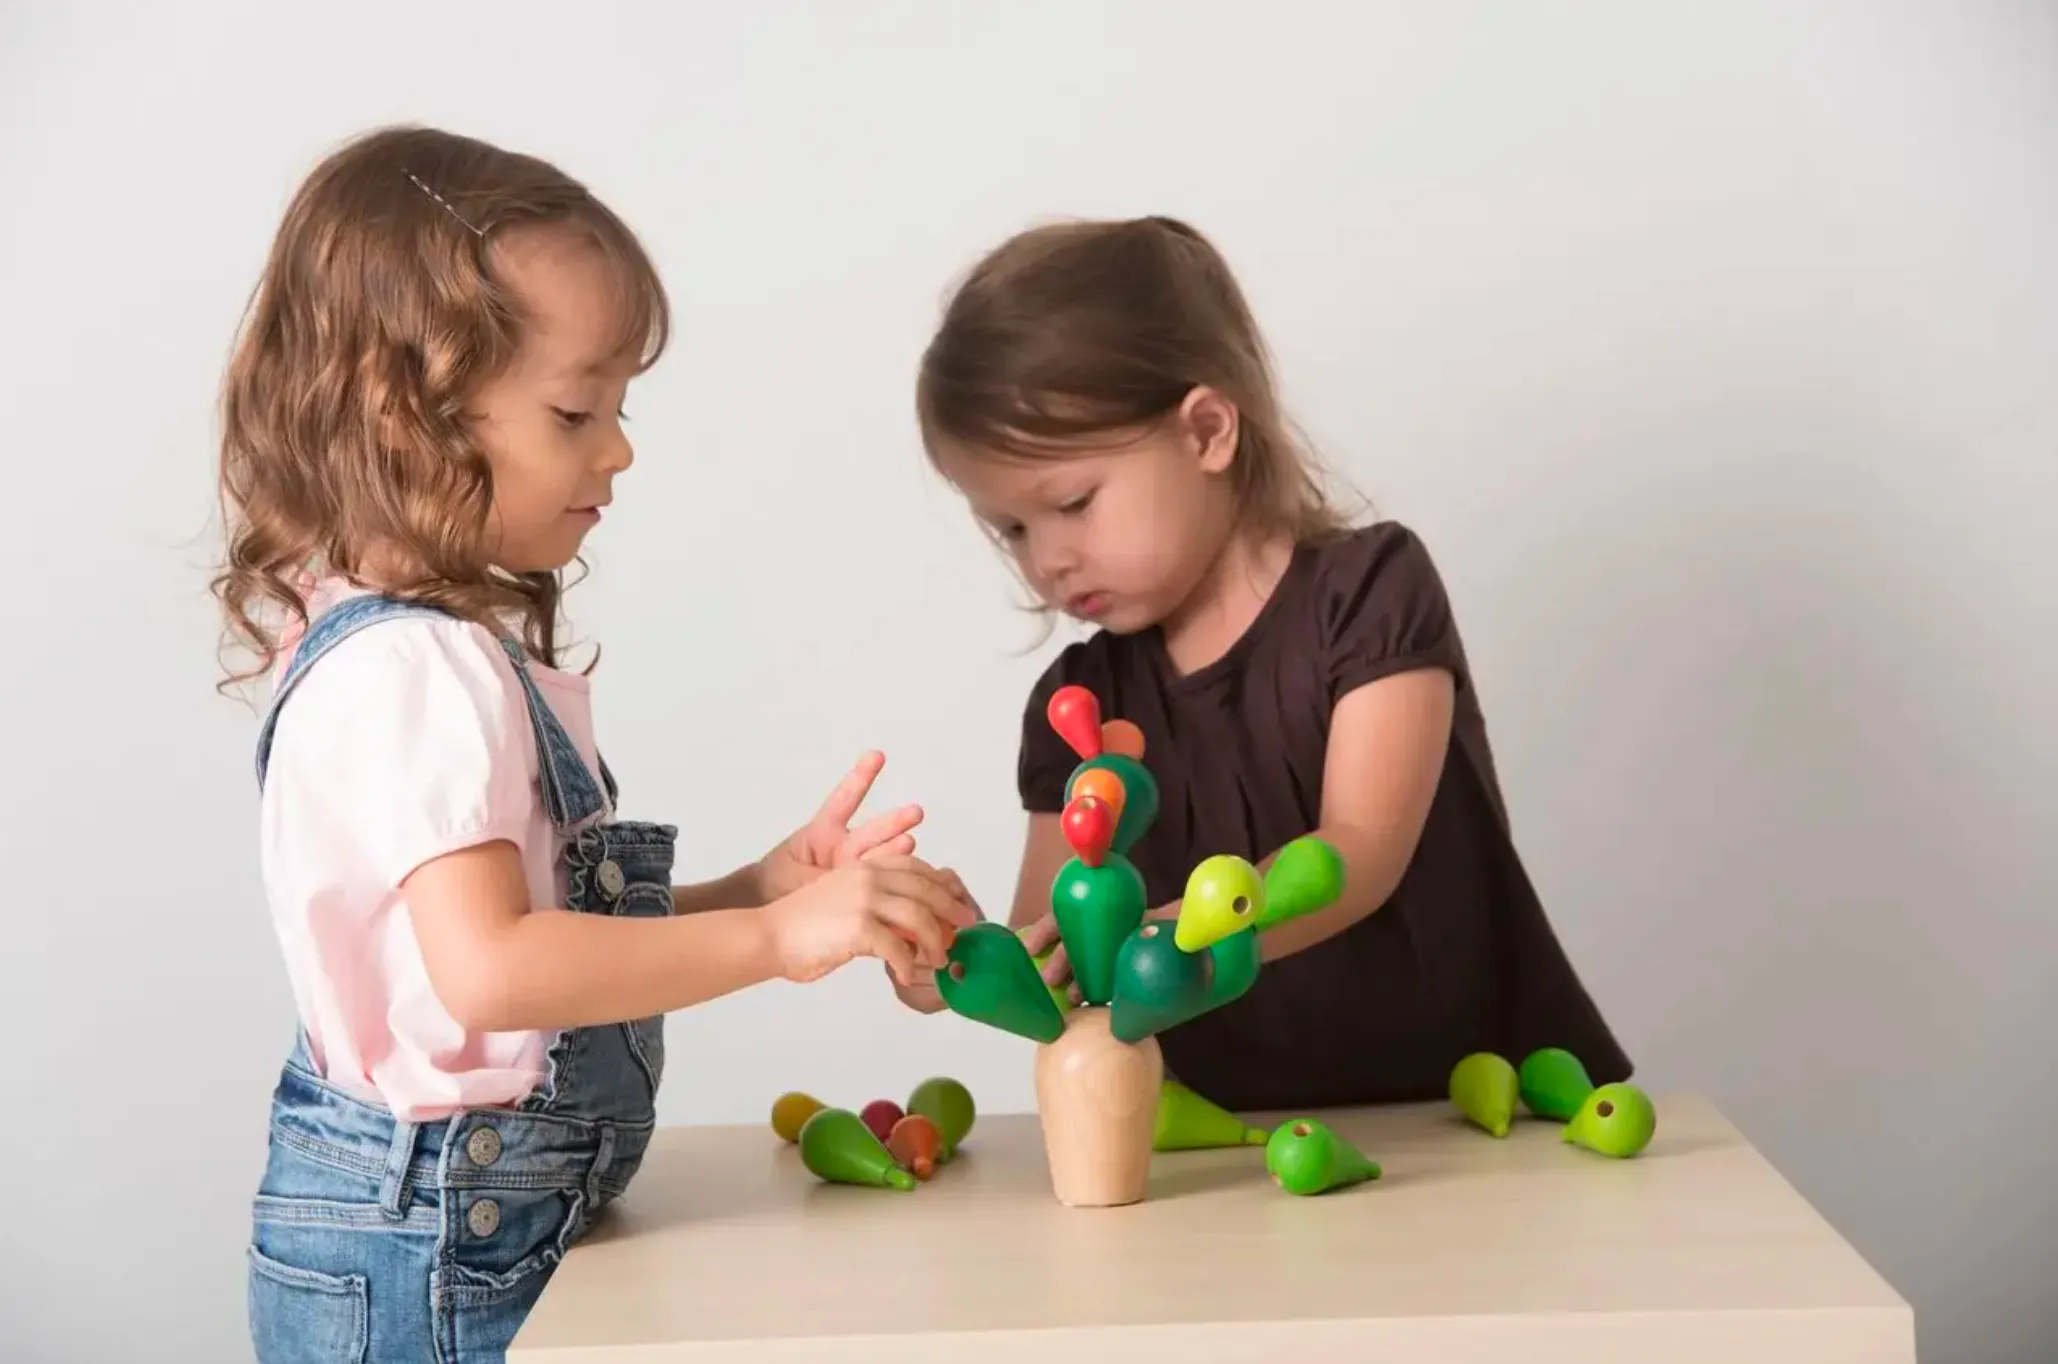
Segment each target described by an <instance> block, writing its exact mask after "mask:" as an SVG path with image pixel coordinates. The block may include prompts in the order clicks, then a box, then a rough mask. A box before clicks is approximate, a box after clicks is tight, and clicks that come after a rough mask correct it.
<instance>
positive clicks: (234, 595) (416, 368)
mask: <svg viewBox="0 0 2058 1364" xmlns="http://www.w3.org/2000/svg"><path fill="white" fill-rule="evenodd" d="M546 225H547V226H553V227H558V226H561V227H563V228H566V229H568V230H573V231H577V232H579V233H581V234H583V235H584V236H585V237H586V238H587V239H588V240H589V241H590V242H591V243H592V244H593V245H594V246H596V247H597V248H598V249H599V250H600V251H601V252H602V254H603V256H604V257H605V259H606V260H607V261H608V263H609V264H610V266H611V267H612V269H613V270H614V271H615V272H616V274H617V275H618V277H619V280H620V284H621V286H622V287H621V288H620V289H619V290H618V291H617V293H618V296H619V298H620V299H621V300H622V306H621V327H622V332H621V340H622V345H623V348H624V350H623V353H624V354H629V355H633V356H634V357H635V358H636V360H637V361H638V362H639V368H648V367H649V366H650V365H651V364H653V363H655V361H656V360H657V358H658V356H659V355H660V354H662V352H663V350H664V348H665V344H666V340H667V337H668V334H669V330H670V307H669V304H668V302H667V298H666V293H665V289H664V286H663V283H662V282H661V280H660V279H659V276H658V272H657V269H656V267H655V265H654V264H653V263H652V262H651V259H650V257H649V256H648V255H647V254H646V252H645V251H644V249H643V247H642V245H641V243H639V242H638V240H637V238H636V236H635V234H634V233H633V232H631V231H630V230H629V228H628V227H627V226H626V225H625V224H624V223H623V222H622V221H621V220H620V219H619V218H617V217H616V216H615V214H614V213H613V212H612V211H610V210H609V209H608V208H607V206H606V205H604V204H602V203H601V202H600V201H599V200H598V199H596V198H595V197H593V195H592V194H591V193H589V192H588V191H587V189H586V187H585V186H584V185H582V184H580V183H579V182H578V181H576V180H574V179H572V178H571V177H570V176H568V175H567V174H565V173H564V172H563V171H561V170H559V169H558V168H557V167H556V166H554V165H551V164H550V163H548V162H546V161H543V160H540V159H538V158H536V157H533V156H526V155H522V154H519V153H516V152H510V151H507V150H504V149H502V148H500V147H496V146H493V145H491V144H489V143H486V142H482V141H479V140H477V139H475V138H470V137H464V136H460V135H458V134H454V133H450V132H445V131H442V130H440V129H435V128H423V127H389V128H382V129H378V130H375V131H372V132H370V133H367V134H364V135H362V136H360V137H358V138H356V139H355V140H353V141H351V142H349V143H347V144H346V145H344V146H343V147H341V148H340V149H338V150H336V151H335V152H334V153H333V154H332V155H330V156H329V157H327V158H326V159H325V160H323V161H322V162H321V163H320V164H319V165H317V166H316V167H315V169H314V170H313V172H312V173H311V174H309V176H308V177H307V179H306V180H305V182H303V183H302V185H301V186H300V188H299V190H298V191H297V192H296V193H295V195H294V196H293V199H292V202H291V203H290V204H289V205H288V207H287V209H286V212H285V216H284V219H283V221H282V222H281V224H280V226H279V229H278V232H277V235H276V237H275V238H274V240H273V242H272V246H271V251H270V255H269V257H268V259H267V261H266V263H265V267H264V271H263V274H262V276H261V277H260V279H259V282H258V285H257V288H256V290H255V292H254V293H253V295H252V297H251V300H250V303H249V307H248V310H247V312H246V314H245V317H244V319H243V325H242V328H241V332H240V335H239V336H238V338H237V342H236V346H235V351H234V354H233V356H232V357H231V359H230V362H229V365H228V368H227V373H226V375H225V377H224V380H223V384H222V391H221V421H222V440H221V467H220V484H221V486H220V496H221V507H222V518H223V523H224V529H225V534H226V542H227V544H226V553H225V556H224V560H223V562H222V564H221V566H220V570H219V572H217V573H216V575H215V576H214V578H213V581H212V583H211V586H212V589H213V591H214V594H215V596H216V597H217V598H218V599H219V600H220V602H221V607H222V612H223V615H224V617H225V623H226V631H225V639H224V649H225V652H226V650H227V649H228V648H229V647H232V646H241V647H242V648H243V649H244V650H247V652H248V653H250V654H251V655H252V656H253V657H254V663H253V665H252V666H250V667H247V668H244V669H241V670H238V669H235V668H233V667H229V666H227V664H226V661H225V667H224V670H225V673H226V678H225V681H224V683H223V685H224V687H227V686H230V685H233V684H235V683H239V682H243V681H247V680H249V679H251V678H253V677H256V676H259V675H261V674H263V673H265V672H267V671H268V670H270V669H271V668H272V666H273V665H274V664H275V663H276V662H277V660H278V657H279V654H280V652H281V649H282V644H281V640H282V638H284V636H285V635H286V633H287V631H288V629H290V628H292V627H293V626H295V625H300V626H304V625H305V623H306V619H307V601H306V598H305V596H304V586H305V584H306V583H307V581H308V580H309V576H310V575H311V574H313V573H315V572H324V573H332V574H337V575H340V576H342V577H344V578H346V579H348V580H349V581H351V582H354V583H362V584H365V585H375V586H376V587H377V588H378V589H379V590H381V591H384V592H388V593H391V594H393V595H395V596H399V597H404V598H407V599H409V600H414V601H420V602H425V603H428V604H432V605H436V606H441V607H443V608H445V609H447V610H450V611H453V612H455V613H457V614H460V615H462V616H464V617H466V618H467V619H471V620H475V621H478V622H480V623H481V624H485V625H488V626H489V628H506V627H513V630H514V632H515V633H517V634H518V636H519V638H520V639H521V640H522V642H523V643H524V645H525V646H526V647H527V648H528V649H529V650H530V652H531V653H532V654H533V655H534V656H535V657H536V658H537V659H538V660H540V661H542V662H544V663H546V664H555V663H556V661H557V635H558V628H559V624H560V622H559V610H560V604H561V601H562V597H563V593H564V589H565V583H564V580H563V578H562V577H561V575H560V574H558V573H555V572H545V573H513V572H508V571H505V570H502V569H500V568H497V567H495V566H494V565H493V564H491V563H490V562H489V561H488V558H487V545H488V521H489V517H490V515H491V511H492V505H493V476H492V471H491V469H490V468H489V466H488V464H487V461H486V456H485V454H484V452H483V451H482V449H481V448H480V446H479V444H478V443H477V441H476V440H475V439H474V438H473V436H472V434H471V433H470V431H469V430H468V429H467V419H466V411H465V408H466V404H467V402H468V401H469V400H470V399H471V398H472V397H473V396H474V395H475V394H476V393H477V392H478V390H479V388H480V386H481V385H482V384H484V383H486V382H488V381H489V380H491V379H493V378H494V377H495V376H497V375H498V374H500V373H501V372H502V371H503V369H504V368H505V366H506V365H507V364H508V363H509V361H510V360H511V359H512V358H513V357H514V355H515V352H516V349H517V346H518V344H519V341H520V337H521V326H522V323H523V317H522V312H521V308H520V306H519V303H518V300H517V299H515V298H514V297H513V295H512V294H511V292H510V291H509V290H508V289H507V288H506V287H505V286H504V284H503V283H502V282H501V281H500V280H498V279H496V278H495V275H494V271H493V254H492V243H493V241H494V238H495V236H496V234H498V233H501V232H503V231H506V230H508V229H511V228H518V227H528V226H546ZM374 576H376V583H373V582H372V581H371V579H372V578H373V577H374Z"/></svg>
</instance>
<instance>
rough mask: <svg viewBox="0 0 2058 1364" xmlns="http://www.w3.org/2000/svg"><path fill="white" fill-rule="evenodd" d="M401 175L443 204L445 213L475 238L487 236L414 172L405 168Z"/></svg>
mask: <svg viewBox="0 0 2058 1364" xmlns="http://www.w3.org/2000/svg"><path fill="white" fill-rule="evenodd" d="M401 174H403V175H405V176H406V177H407V178H408V179H410V180H412V181H414V187H415V188H416V189H418V190H420V191H421V192H422V193H424V194H426V195H428V196H429V197H430V198H431V199H434V200H435V201H436V202H437V203H439V204H441V205H442V206H443V211H444V212H445V213H448V214H449V215H450V216H451V217H453V218H455V219H457V220H458V222H460V223H462V224H463V225H464V227H465V229H466V230H467V231H468V232H470V233H471V234H472V235H473V236H474V237H484V236H485V235H486V234H485V232H483V231H482V230H480V229H479V228H477V227H475V226H473V225H472V220H471V219H469V218H467V217H465V216H464V214H462V213H459V212H458V211H457V210H456V209H455V208H453V207H451V204H450V201H449V200H448V199H446V198H444V197H443V196H442V195H440V194H438V193H437V192H436V191H435V190H432V189H430V188H429V187H428V185H427V184H425V183H423V181H422V177H421V176H419V175H416V174H415V173H414V172H413V171H411V170H407V169H405V168H404V167H403V168H402V170H401Z"/></svg>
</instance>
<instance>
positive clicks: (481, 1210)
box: [464, 1198, 500, 1236]
mask: <svg viewBox="0 0 2058 1364" xmlns="http://www.w3.org/2000/svg"><path fill="white" fill-rule="evenodd" d="M464 1220H465V1225H466V1226H468V1227H470V1228H471V1229H472V1235H474V1236H491V1235H492V1234H493V1233H494V1232H496V1231H498V1230H500V1205H499V1204H498V1203H496V1202H494V1201H493V1200H492V1199H490V1198H482V1199H480V1200H479V1201H478V1202H476V1203H474V1204H472V1207H471V1211H470V1212H467V1213H466V1214H465V1215H464Z"/></svg>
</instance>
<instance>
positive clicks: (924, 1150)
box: [886, 1113, 943, 1179]
mask: <svg viewBox="0 0 2058 1364" xmlns="http://www.w3.org/2000/svg"><path fill="white" fill-rule="evenodd" d="M886 1149H887V1150H888V1151H890V1152H892V1153H893V1158H894V1159H895V1160H897V1161H899V1162H900V1164H901V1167H902V1168H903V1169H905V1170H906V1171H907V1172H908V1173H909V1174H911V1175H913V1176H914V1177H915V1178H916V1179H927V1178H929V1176H931V1175H933V1174H935V1173H936V1158H937V1157H938V1156H939V1155H940V1154H941V1153H942V1151H943V1133H942V1132H940V1131H938V1130H937V1128H936V1124H935V1123H933V1122H931V1121H929V1119H928V1118H927V1117H925V1116H923V1115H922V1114H920V1113H910V1114H908V1115H907V1116H906V1117H904V1118H902V1119H901V1120H900V1121H899V1122H897V1123H895V1124H893V1130H892V1131H891V1132H889V1133H888V1134H887V1136H886Z"/></svg>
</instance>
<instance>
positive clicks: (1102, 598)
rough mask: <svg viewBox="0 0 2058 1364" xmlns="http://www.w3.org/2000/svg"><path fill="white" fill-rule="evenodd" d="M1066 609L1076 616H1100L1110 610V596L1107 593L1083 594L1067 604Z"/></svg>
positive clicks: (1072, 598) (1070, 599)
mask: <svg viewBox="0 0 2058 1364" xmlns="http://www.w3.org/2000/svg"><path fill="white" fill-rule="evenodd" d="M1065 609H1066V610H1068V611H1070V612H1071V613H1072V614H1073V615H1075V616H1086V617H1093V616H1098V615H1100V614H1101V613H1102V612H1104V611H1106V610H1107V609H1108V594H1107V593H1105V592H1081V593H1079V594H1078V595H1077V596H1074V597H1071V598H1069V599H1068V600H1067V601H1066V602H1065Z"/></svg>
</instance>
